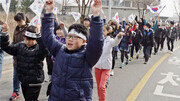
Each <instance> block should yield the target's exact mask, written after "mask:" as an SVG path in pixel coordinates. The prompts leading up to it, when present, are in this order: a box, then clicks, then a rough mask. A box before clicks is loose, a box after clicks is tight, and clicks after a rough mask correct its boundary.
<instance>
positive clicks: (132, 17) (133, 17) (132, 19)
mask: <svg viewBox="0 0 180 101" xmlns="http://www.w3.org/2000/svg"><path fill="white" fill-rule="evenodd" d="M135 17H136V15H134V14H133V13H132V14H131V15H130V16H129V17H128V20H129V22H133V21H134V19H135Z"/></svg>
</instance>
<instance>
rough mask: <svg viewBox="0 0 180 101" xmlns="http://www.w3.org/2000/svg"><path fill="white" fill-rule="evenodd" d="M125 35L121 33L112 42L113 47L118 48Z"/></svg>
mask: <svg viewBox="0 0 180 101" xmlns="http://www.w3.org/2000/svg"><path fill="white" fill-rule="evenodd" d="M123 35H124V33H123V32H119V34H117V35H116V38H115V39H113V40H112V41H111V46H112V47H114V46H117V45H118V44H119V43H120V41H121V40H122V36H123Z"/></svg>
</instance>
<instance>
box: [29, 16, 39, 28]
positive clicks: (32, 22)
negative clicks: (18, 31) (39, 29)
mask: <svg viewBox="0 0 180 101" xmlns="http://www.w3.org/2000/svg"><path fill="white" fill-rule="evenodd" d="M38 24H41V19H40V17H39V16H37V15H36V16H35V17H34V18H33V19H31V21H30V24H29V25H33V26H36V25H38Z"/></svg>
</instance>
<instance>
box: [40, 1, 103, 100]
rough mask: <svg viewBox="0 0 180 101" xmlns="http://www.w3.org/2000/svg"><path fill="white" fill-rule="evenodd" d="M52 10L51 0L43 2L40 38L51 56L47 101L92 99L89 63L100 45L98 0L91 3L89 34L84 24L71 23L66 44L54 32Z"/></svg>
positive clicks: (99, 5)
mask: <svg viewBox="0 0 180 101" xmlns="http://www.w3.org/2000/svg"><path fill="white" fill-rule="evenodd" d="M53 10H54V2H53V0H52V1H50V2H48V3H46V14H44V18H43V19H42V38H43V42H44V43H45V45H46V46H47V48H48V49H49V51H50V52H51V54H52V55H53V56H54V57H55V62H54V67H53V73H52V87H51V91H50V96H49V101H92V88H93V76H92V73H91V72H92V67H93V66H94V65H95V64H96V63H97V61H98V60H99V58H100V56H101V54H102V48H103V22H102V21H101V19H100V16H99V15H100V12H101V10H102V3H101V0H96V1H95V3H94V4H93V6H92V12H93V17H92V19H91V24H90V36H89V38H88V37H87V34H88V32H87V31H88V29H87V28H86V27H85V26H84V25H82V24H73V25H71V26H70V27H69V30H68V31H69V33H68V35H67V36H66V46H64V45H63V44H62V43H59V42H58V40H56V37H55V35H54V30H53V29H54V16H53V13H52V12H53ZM87 38H88V40H87ZM86 41H87V45H86Z"/></svg>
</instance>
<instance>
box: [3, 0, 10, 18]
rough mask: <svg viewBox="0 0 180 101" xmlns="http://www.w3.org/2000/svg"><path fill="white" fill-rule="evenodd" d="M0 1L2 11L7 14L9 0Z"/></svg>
mask: <svg viewBox="0 0 180 101" xmlns="http://www.w3.org/2000/svg"><path fill="white" fill-rule="evenodd" d="M1 3H2V7H3V9H4V11H5V12H6V14H7V15H8V13H9V8H10V3H11V0H2V1H1Z"/></svg>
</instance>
